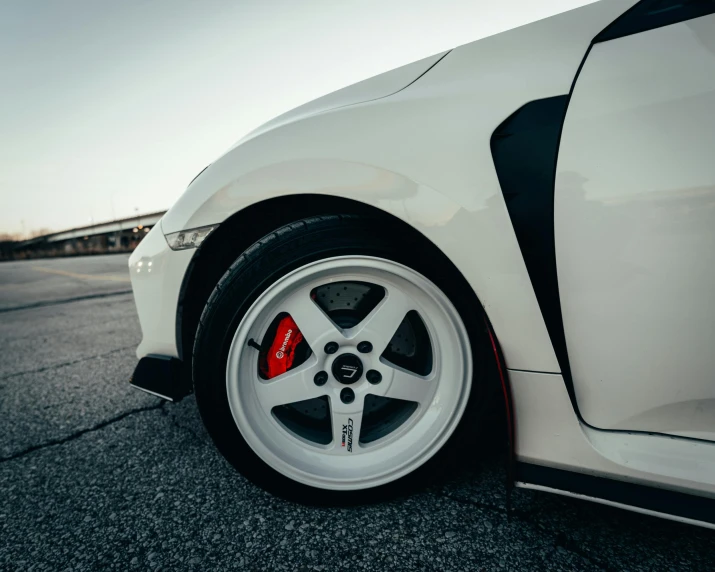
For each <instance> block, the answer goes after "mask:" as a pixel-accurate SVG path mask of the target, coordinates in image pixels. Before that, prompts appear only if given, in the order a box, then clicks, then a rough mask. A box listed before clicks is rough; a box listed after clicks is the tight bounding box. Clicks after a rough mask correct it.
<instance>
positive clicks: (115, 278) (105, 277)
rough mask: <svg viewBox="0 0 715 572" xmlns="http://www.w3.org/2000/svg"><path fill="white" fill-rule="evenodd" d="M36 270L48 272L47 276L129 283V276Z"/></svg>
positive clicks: (35, 267) (37, 267)
mask: <svg viewBox="0 0 715 572" xmlns="http://www.w3.org/2000/svg"><path fill="white" fill-rule="evenodd" d="M33 268H34V269H35V270H38V271H40V272H46V273H47V274H59V275H61V276H70V277H72V278H83V279H85V280H105V281H107V280H108V281H111V282H129V276H110V275H108V274H78V273H76V272H67V271H66V270H55V269H54V268H41V267H39V266H33Z"/></svg>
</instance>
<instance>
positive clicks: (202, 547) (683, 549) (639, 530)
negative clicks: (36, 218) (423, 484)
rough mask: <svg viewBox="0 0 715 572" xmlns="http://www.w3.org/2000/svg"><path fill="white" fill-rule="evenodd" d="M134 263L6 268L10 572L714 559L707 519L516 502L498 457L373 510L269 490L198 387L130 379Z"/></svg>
mask: <svg viewBox="0 0 715 572" xmlns="http://www.w3.org/2000/svg"><path fill="white" fill-rule="evenodd" d="M126 264H127V257H126V256H125V255H115V256H101V257H87V258H68V259H58V260H36V261H28V262H12V263H4V264H0V348H1V349H0V351H1V352H2V353H1V354H0V356H1V357H0V431H1V433H0V434H1V435H2V439H1V440H0V449H1V450H0V491H1V494H0V569H1V570H23V571H24V570H222V569H227V570H269V571H275V570H290V571H293V570H299V571H303V570H326V571H332V570H375V571H384V570H439V571H450V570H452V571H457V570H465V571H478V570H500V569H506V570H631V571H636V570H708V569H710V570H712V569H713V568H715V533H713V532H712V531H709V530H705V529H701V528H696V527H692V526H686V525H681V524H677V523H673V522H668V521H664V520H659V519H656V518H651V517H647V516H641V515H638V514H633V513H629V512H626V511H621V510H617V509H613V508H609V507H604V506H600V505H595V504H590V503H586V502H582V501H577V500H573V499H567V498H561V497H557V496H551V495H548V494H546V493H535V492H531V491H521V490H516V491H515V492H514V493H513V498H512V506H511V509H510V510H507V505H506V494H505V489H504V479H505V477H504V471H503V469H502V462H501V461H500V460H499V459H498V458H496V459H495V458H488V459H486V460H482V461H479V460H477V459H473V461H472V462H470V463H468V467H467V468H466V469H465V471H464V472H463V473H461V474H455V475H454V477H453V478H452V479H451V480H450V481H449V482H444V483H441V484H439V485H435V486H433V487H432V488H430V489H428V490H424V491H422V492H420V493H418V494H415V495H413V496H411V497H408V498H403V499H399V500H395V501H394V502H390V503H387V504H382V505H376V506H367V507H359V508H352V509H327V508H310V507H305V506H299V505H295V504H291V503H288V502H284V501H282V500H280V499H277V498H274V497H272V496H269V495H268V494H266V493H264V492H262V491H261V490H260V489H258V488H256V487H255V486H253V485H251V484H250V483H248V482H247V481H246V480H244V479H243V478H242V477H241V476H239V475H238V474H237V473H235V472H234V471H233V469H232V468H231V467H230V466H229V465H228V464H227V463H226V462H225V461H224V460H223V459H222V458H221V457H220V456H219V454H218V453H217V452H216V451H215V449H214V448H213V446H212V444H211V442H210V440H209V439H208V437H207V435H206V433H205V432H204V430H203V427H202V425H201V423H200V421H199V418H198V413H197V410H196V406H195V402H194V400H193V398H187V399H185V400H184V401H182V402H181V403H179V404H164V403H162V402H161V401H160V400H158V399H157V398H155V397H152V396H150V395H147V394H144V393H142V392H140V391H137V390H134V389H131V388H130V387H129V385H128V384H127V379H128V378H129V376H130V374H131V372H132V369H133V367H134V365H135V363H136V358H135V355H134V348H135V347H136V345H137V344H138V342H139V340H140V330H139V324H138V320H137V316H136V312H135V310H134V306H133V303H132V299H131V295H130V294H129V293H128V290H129V283H128V278H127V273H126ZM466 455H471V452H467V451H465V461H466V459H467V457H466Z"/></svg>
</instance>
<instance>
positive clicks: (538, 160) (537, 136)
mask: <svg viewBox="0 0 715 572" xmlns="http://www.w3.org/2000/svg"><path fill="white" fill-rule="evenodd" d="M568 100H569V96H568V95H560V96H557V97H550V98H548V99H539V100H536V101H531V102H529V103H527V104H526V105H524V106H522V107H520V108H519V109H517V110H516V111H515V112H514V113H512V114H511V115H510V116H509V117H507V118H506V119H505V120H504V121H503V122H502V123H501V125H499V127H497V128H496V130H495V131H494V133H493V134H492V137H491V141H490V146H491V151H492V158H493V160H494V166H495V168H496V172H497V177H498V178H499V185H500V186H501V189H502V193H503V194H504V201H505V203H506V208H507V210H508V211H509V217H510V218H511V222H512V225H513V227H514V233H515V234H516V238H517V241H518V242H519V248H520V249H521V253H522V255H523V257H524V263H525V264H526V268H527V270H528V272H529V278H530V279H531V284H532V286H533V288H534V293H535V294H536V299H537V301H538V303H539V307H540V309H541V313H542V315H543V317H544V322H545V323H546V329H547V330H548V332H549V337H550V338H551V343H552V344H553V346H554V351H555V352H556V357H557V359H558V361H559V366H560V367H561V371H562V373H563V374H564V376H567V375H568V372H569V371H570V369H569V360H568V352H567V350H566V336H565V334H564V326H563V319H562V316H561V301H560V298H559V283H558V276H557V274H556V249H555V242H554V179H555V177H556V160H557V158H558V150H559V139H560V137H561V129H562V126H563V122H564V117H565V115H566V108H567V105H568ZM569 385H570V384H569ZM569 393H572V388H571V387H569Z"/></svg>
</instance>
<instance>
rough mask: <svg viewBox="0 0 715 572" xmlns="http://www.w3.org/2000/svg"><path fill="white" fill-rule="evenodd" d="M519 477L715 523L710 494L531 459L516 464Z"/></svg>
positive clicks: (714, 509)
mask: <svg viewBox="0 0 715 572" xmlns="http://www.w3.org/2000/svg"><path fill="white" fill-rule="evenodd" d="M516 480H517V482H523V483H528V484H531V485H540V486H543V487H549V488H552V489H556V490H559V491H564V492H568V493H572V494H577V495H585V496H589V497H593V498H597V499H601V500H605V501H610V502H615V503H619V504H623V505H626V506H630V507H634V508H640V509H643V510H650V511H654V512H658V513H661V514H666V515H671V516H677V517H680V518H688V519H691V520H697V521H700V522H704V523H708V524H715V499H712V498H708V497H701V496H696V495H690V494H686V493H681V492H676V491H671V490H668V489H661V488H656V487H650V486H646V485H639V484H636V483H628V482H625V481H617V480H614V479H609V478H605V477H597V476H595V475H587V474H584V473H574V472H571V471H564V470H562V469H554V468H552V467H544V466H541V465H532V464H530V463H517V464H516Z"/></svg>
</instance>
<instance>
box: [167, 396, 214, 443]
mask: <svg viewBox="0 0 715 572" xmlns="http://www.w3.org/2000/svg"><path fill="white" fill-rule="evenodd" d="M165 403H167V404H168V403H169V402H168V401H167V402H165ZM161 413H162V415H164V416H166V417H168V418H169V420H170V421H171V424H172V425H173V426H174V427H176V428H177V429H181V430H182V431H186V432H187V433H190V434H191V436H192V437H193V438H194V439H196V440H197V441H198V442H199V443H201V444H202V445H204V444H205V441H204V440H203V439H202V438H201V437H200V436H199V435H197V434H196V432H195V431H194V430H193V429H190V428H189V427H185V426H183V425H181V424H180V423H179V422H178V421H177V420H176V417H174V416H173V415H171V413H170V411H169V410H167V409H166V408H163V409H162V410H161Z"/></svg>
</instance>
